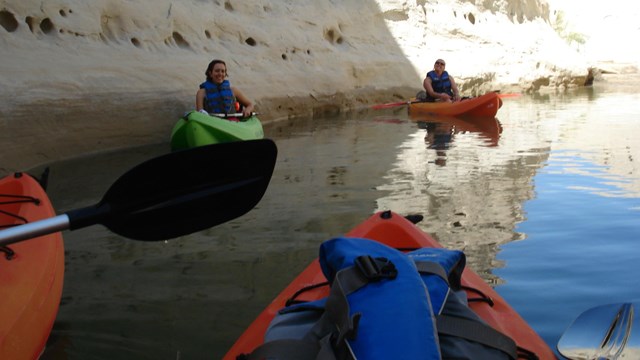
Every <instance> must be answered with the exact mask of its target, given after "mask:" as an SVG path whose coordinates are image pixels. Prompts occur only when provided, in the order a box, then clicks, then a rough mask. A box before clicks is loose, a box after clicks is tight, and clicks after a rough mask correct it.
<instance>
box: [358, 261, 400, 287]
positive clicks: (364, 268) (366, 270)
mask: <svg viewBox="0 0 640 360" xmlns="http://www.w3.org/2000/svg"><path fill="white" fill-rule="evenodd" d="M355 265H356V266H357V267H358V269H359V270H360V273H362V275H364V277H365V278H367V279H368V280H369V281H379V280H382V279H395V278H396V276H398V270H397V269H396V266H395V265H394V264H393V263H392V262H391V260H389V259H387V258H383V257H378V258H375V259H374V258H372V257H371V256H370V255H363V256H358V257H357V258H356V260H355Z"/></svg>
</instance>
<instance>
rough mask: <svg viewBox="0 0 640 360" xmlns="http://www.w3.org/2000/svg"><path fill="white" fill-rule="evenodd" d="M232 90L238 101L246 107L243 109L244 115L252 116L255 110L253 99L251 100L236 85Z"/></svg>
mask: <svg viewBox="0 0 640 360" xmlns="http://www.w3.org/2000/svg"><path fill="white" fill-rule="evenodd" d="M231 91H233V96H235V97H236V99H237V100H238V102H239V103H240V104H241V105H242V106H243V107H244V108H243V109H242V115H243V116H244V117H248V116H251V113H252V112H253V103H252V102H251V100H249V98H248V97H246V96H244V94H243V93H242V91H240V90H239V89H238V88H236V87H231Z"/></svg>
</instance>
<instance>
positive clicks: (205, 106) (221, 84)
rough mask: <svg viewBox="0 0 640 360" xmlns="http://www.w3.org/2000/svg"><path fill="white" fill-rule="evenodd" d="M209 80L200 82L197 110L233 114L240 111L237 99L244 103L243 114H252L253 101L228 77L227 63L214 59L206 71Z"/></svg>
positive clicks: (245, 115)
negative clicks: (237, 107) (232, 84)
mask: <svg viewBox="0 0 640 360" xmlns="http://www.w3.org/2000/svg"><path fill="white" fill-rule="evenodd" d="M204 74H205V75H206V76H207V81H205V82H203V83H202V84H200V89H198V92H197V93H196V110H197V111H200V112H203V113H212V114H232V113H235V112H236V111H238V109H236V101H237V102H238V103H240V105H242V116H243V117H248V116H251V113H252V112H253V103H252V102H251V100H249V98H247V97H246V96H245V95H244V94H243V93H242V92H241V91H240V90H239V89H238V88H236V87H235V86H231V84H230V83H229V80H227V79H226V77H227V76H228V74H227V64H225V62H224V61H222V60H217V59H216V60H213V61H211V62H210V63H209V66H208V67H207V71H205V73H204Z"/></svg>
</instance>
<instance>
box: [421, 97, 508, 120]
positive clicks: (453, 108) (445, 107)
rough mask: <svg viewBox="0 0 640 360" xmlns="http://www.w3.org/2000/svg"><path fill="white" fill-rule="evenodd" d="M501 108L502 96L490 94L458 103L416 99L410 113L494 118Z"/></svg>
mask: <svg viewBox="0 0 640 360" xmlns="http://www.w3.org/2000/svg"><path fill="white" fill-rule="evenodd" d="M500 107H502V100H501V99H500V95H499V94H498V93H495V92H490V93H487V94H484V95H481V96H477V97H474V98H471V99H466V100H462V101H458V102H420V101H415V99H414V100H412V101H411V102H410V103H409V113H410V114H421V113H422V114H424V113H427V114H438V115H445V116H487V117H494V116H496V114H497V113H498V109H500Z"/></svg>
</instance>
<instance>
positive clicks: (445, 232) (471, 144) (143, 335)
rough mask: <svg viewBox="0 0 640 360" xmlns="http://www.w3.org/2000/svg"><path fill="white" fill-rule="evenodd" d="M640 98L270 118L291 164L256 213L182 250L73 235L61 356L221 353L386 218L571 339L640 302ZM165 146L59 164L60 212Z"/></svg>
mask: <svg viewBox="0 0 640 360" xmlns="http://www.w3.org/2000/svg"><path fill="white" fill-rule="evenodd" d="M639 100H640V96H638V95H633V96H631V95H630V96H627V95H624V94H612V93H608V92H607V91H601V90H599V89H598V88H595V89H591V90H588V91H576V92H574V93H567V94H559V95H557V94H556V95H554V96H546V97H526V96H524V97H521V98H516V99H505V101H504V105H503V107H502V108H501V109H500V111H499V113H498V118H497V119H484V120H479V119H455V118H453V119H452V118H437V117H426V118H421V119H417V118H409V117H408V115H407V113H406V109H402V108H400V109H388V110H384V111H360V112H353V113H348V114H345V115H344V116H339V117H333V118H315V119H304V120H295V121H285V122H280V123H275V124H268V125H266V126H265V134H266V135H267V136H268V137H271V138H273V139H274V140H275V141H276V143H277V144H278V148H279V156H278V163H277V165H276V169H275V172H274V175H273V179H272V182H271V184H270V187H269V189H268V190H267V193H266V194H265V197H264V198H263V200H262V201H261V202H260V204H259V205H258V206H257V207H256V209H254V210H252V211H251V212H249V213H248V214H247V215H245V216H243V217H241V218H239V219H236V220H233V221H231V222H229V223H227V224H224V225H221V226H218V227H215V228H212V229H208V230H206V231H203V232H200V233H197V234H192V235H189V236H184V237H181V238H178V239H175V240H171V241H166V242H150V243H145V242H136V241H131V240H127V239H123V238H120V237H118V236H116V235H114V234H112V233H110V232H109V231H107V230H106V229H104V228H102V227H92V228H87V229H83V230H79V231H75V232H67V233H65V241H66V250H67V275H66V278H65V289H64V295H63V301H62V306H61V309H60V313H59V316H58V319H57V321H56V324H55V327H54V332H53V336H52V340H53V341H52V343H51V346H50V347H49V349H48V351H47V354H46V356H45V358H56V359H59V358H68V359H87V358H93V359H112V358H118V359H142V358H184V359H191V358H204V357H206V358H214V359H215V358H220V357H221V356H222V355H223V354H224V353H225V351H226V349H227V348H228V347H229V346H230V345H231V343H232V342H233V341H234V339H235V338H236V337H237V336H238V335H239V334H240V333H241V332H242V330H243V329H244V328H245V327H246V326H247V324H248V323H249V322H250V321H252V320H253V318H254V317H255V316H256V315H257V314H258V313H259V311H260V310H261V309H262V308H263V307H264V306H265V305H266V304H267V303H269V302H270V301H271V300H272V299H273V297H274V296H275V295H276V294H277V293H278V292H279V291H280V289H282V288H283V287H284V286H285V285H286V284H287V283H288V282H289V281H290V280H291V279H292V278H293V277H294V276H295V275H296V274H297V273H298V272H299V271H300V270H302V269H303V268H304V267H305V266H306V265H307V263H308V262H309V261H310V260H311V259H312V258H313V257H315V256H316V254H317V249H318V245H319V244H320V242H322V241H323V240H326V239H328V238H331V237H333V236H337V235H340V234H343V233H345V232H347V231H348V230H349V229H350V228H351V227H352V226H353V225H354V224H356V223H358V222H359V221H361V220H363V219H365V218H366V217H367V216H368V215H369V214H371V213H373V212H375V211H377V210H385V209H392V210H394V211H397V212H399V213H403V214H410V213H419V214H422V215H424V217H425V220H424V221H423V222H422V223H421V224H419V225H420V226H421V227H422V228H423V229H425V230H426V231H428V232H429V233H431V234H433V235H434V236H435V237H436V238H437V239H438V240H439V241H440V242H442V243H443V244H444V245H446V246H449V247H453V248H457V249H463V250H465V252H466V253H467V256H468V262H469V266H471V267H472V268H474V269H475V270H476V271H478V272H479V273H480V274H481V276H483V277H484V278H485V279H487V280H488V281H490V282H492V283H494V284H496V286H497V289H498V291H499V292H500V293H501V294H502V295H503V296H505V298H506V299H507V300H508V301H510V302H511V303H512V304H513V305H514V307H516V309H517V310H518V311H520V312H521V314H522V315H523V317H525V319H527V320H528V321H530V322H531V323H532V325H533V326H534V328H535V329H536V330H537V331H539V332H540V333H541V334H542V335H543V337H544V338H545V339H546V340H547V341H548V342H549V343H554V342H555V341H556V340H557V338H558V337H559V335H560V332H562V330H563V329H564V327H566V326H567V325H568V324H569V322H570V320H571V318H572V317H573V316H575V315H577V313H576V312H577V311H580V310H581V309H582V308H584V307H586V306H588V305H590V303H589V301H596V302H604V301H607V299H605V298H606V297H608V298H613V297H614V296H612V294H615V297H621V298H622V297H625V298H630V297H634V296H635V297H637V298H640V292H639V291H640V290H638V287H637V284H635V283H634V282H635V279H636V274H637V273H638V272H640V269H636V268H635V267H634V266H632V265H633V264H636V263H640V262H638V261H637V258H636V255H635V254H637V253H638V252H637V246H638V245H637V243H636V242H637V240H638V239H640V236H638V235H640V229H639V227H638V225H637V214H638V209H640V202H639V201H638V199H639V196H638V195H639V193H640V175H639V172H638V170H639V169H638V164H637V161H636V159H638V158H639V156H640V154H639V153H638V152H639V151H640V150H639V149H640V147H639V146H638V145H637V144H638V142H637V141H636V140H635V138H634V134H637V133H639V130H640V129H638V127H640V121H638V120H640V119H638V118H639V117H640V114H639V111H638V110H637V109H635V108H634V107H633V106H630V105H629V104H633V103H637V102H638V101H639ZM166 151H168V144H158V145H154V146H149V147H144V148H138V149H131V150H127V151H122V152H116V153H111V154H102V155H99V156H94V157H91V158H84V159H75V160H72V161H66V162H60V163H55V164H50V166H51V169H52V171H51V177H50V192H51V197H52V200H53V203H54V205H55V206H56V208H57V209H58V210H63V211H64V210H69V209H72V208H75V207H79V206H84V205H88V204H91V203H94V202H96V201H97V200H98V199H99V198H100V197H101V196H102V193H103V192H104V191H106V189H107V188H108V187H109V185H110V184H111V183H112V182H113V181H114V180H115V179H116V178H117V177H118V176H119V175H120V174H122V173H124V172H125V171H126V170H127V169H128V168H130V167H131V166H133V165H134V164H136V163H138V162H141V161H143V160H145V159H146V158H149V157H152V156H157V155H160V154H162V153H164V152H166ZM212 161H213V160H212ZM167 171H170V169H167ZM211 206H215V204H212V205H211ZM603 259H607V261H605V262H603ZM594 264H595V265H594ZM603 264H604V265H603ZM627 270H629V271H627ZM549 289H552V290H551V291H550V290H549ZM611 300H620V301H626V300H628V299H611Z"/></svg>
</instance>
